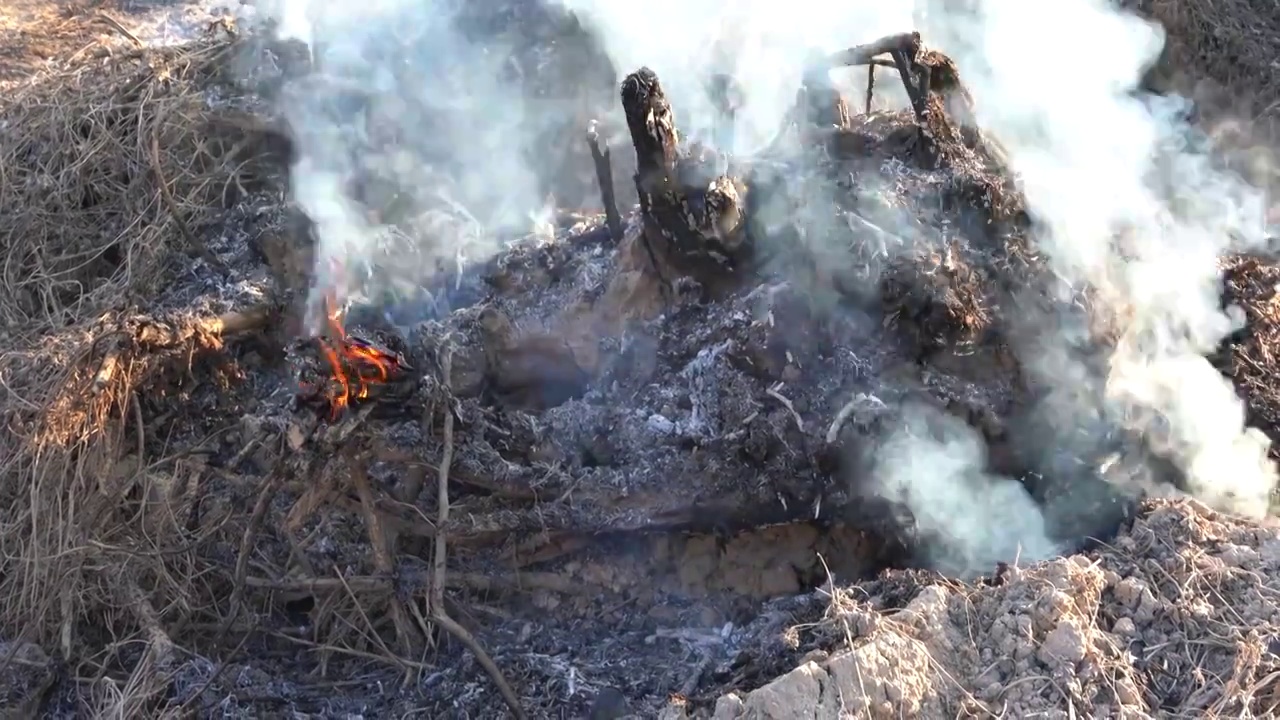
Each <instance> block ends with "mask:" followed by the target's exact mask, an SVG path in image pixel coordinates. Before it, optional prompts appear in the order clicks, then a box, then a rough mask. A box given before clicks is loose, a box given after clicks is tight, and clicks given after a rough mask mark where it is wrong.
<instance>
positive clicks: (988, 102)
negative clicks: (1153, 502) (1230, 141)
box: [563, 0, 1277, 571]
mask: <svg viewBox="0 0 1280 720" xmlns="http://www.w3.org/2000/svg"><path fill="white" fill-rule="evenodd" d="M563 2H564V3H565V4H566V5H568V6H569V7H571V8H573V9H575V10H577V11H579V12H580V13H581V14H582V15H583V16H585V17H586V18H588V19H589V20H590V21H591V23H592V25H593V26H594V27H596V28H597V29H599V31H600V32H602V33H603V35H604V37H605V39H606V47H607V49H608V51H609V52H610V53H611V55H612V56H613V57H614V58H615V60H616V61H617V63H618V65H619V67H623V68H632V67H636V66H639V65H640V64H647V65H649V66H650V67H653V68H654V69H655V70H656V71H657V72H658V73H659V74H660V76H661V77H663V79H664V82H666V84H667V88H668V92H669V94H670V95H671V96H672V101H673V104H674V105H675V107H676V112H677V115H678V119H679V122H680V124H681V126H682V127H687V128H690V129H691V134H693V135H695V136H696V135H697V134H698V133H699V132H703V129H704V128H705V127H707V126H708V125H710V124H711V122H712V119H711V111H710V108H708V106H707V103H706V100H705V92H704V91H702V90H701V89H700V87H699V85H698V83H699V82H700V81H702V79H703V78H705V77H706V76H708V75H709V74H710V73H712V72H723V71H725V70H726V69H727V70H730V71H733V72H735V74H736V77H737V79H738V80H739V82H740V83H742V90H743V94H744V95H745V97H746V103H747V108H748V109H749V110H748V112H747V114H746V117H745V118H744V119H743V122H742V125H741V126H740V127H739V128H738V132H739V135H738V136H739V138H741V140H740V142H739V144H738V145H737V147H735V148H734V149H735V150H737V151H739V152H743V151H746V152H749V151H751V150H753V149H755V148H756V147H758V146H759V144H760V143H761V142H763V141H764V140H765V139H767V138H768V137H769V136H770V133H771V132H773V131H774V130H775V129H776V128H777V127H778V122H779V120H780V119H781V118H782V117H783V116H784V114H785V113H786V112H787V109H788V107H789V104H790V103H792V102H793V101H794V92H795V87H796V83H797V79H798V78H799V77H800V74H801V69H802V68H803V65H804V63H805V60H806V58H807V57H810V55H811V53H812V52H813V51H814V50H815V49H818V50H822V51H827V52H830V51H834V50H837V49H840V48H843V47H847V46H849V45H852V44H856V43H859V42H867V41H869V40H871V39H874V38H875V37H878V36H880V35H884V34H889V33H896V32H905V31H910V30H919V31H920V32H921V33H922V36H923V38H924V40H925V42H926V43H928V44H930V45H931V46H933V47H936V48H938V49H940V50H942V51H943V52H946V53H947V54H948V55H950V56H951V57H952V58H953V59H954V60H956V62H957V64H958V66H959V68H960V71H961V76H962V78H963V80H964V82H965V84H966V86H967V87H968V88H969V90H970V91H971V92H972V94H973V96H974V99H975V101H976V103H977V122H978V124H979V125H980V126H981V127H982V129H983V131H984V132H985V133H987V134H988V135H989V136H990V137H992V138H994V139H995V140H997V141H998V142H999V143H1000V144H1001V145H1002V147H1003V149H1004V151H1005V153H1006V154H1007V157H1008V161H1009V164H1010V166H1011V169H1012V170H1013V171H1014V172H1015V173H1016V174H1017V175H1018V178H1019V182H1020V185H1021V187H1022V189H1023V191H1024V192H1025V195H1026V199H1027V201H1028V205H1029V210H1030V212H1031V214H1032V215H1033V217H1034V219H1035V222H1036V225H1037V228H1038V229H1037V232H1036V238H1035V240H1036V242H1037V245H1038V247H1039V248H1040V249H1041V250H1042V251H1044V253H1045V254H1046V255H1047V256H1048V259H1049V261H1050V262H1051V264H1052V266H1053V268H1054V269H1055V271H1056V272H1057V274H1058V275H1059V276H1060V277H1061V278H1062V281H1063V288H1062V291H1063V295H1064V298H1065V297H1066V296H1067V295H1069V294H1070V293H1071V292H1073V291H1079V290H1082V289H1083V288H1086V287H1090V288H1093V289H1094V290H1096V293H1097V297H1098V298H1099V300H1100V302H1099V305H1098V306H1096V307H1095V308H1094V310H1095V311H1096V312H1100V313H1103V314H1106V315H1109V321H1110V322H1111V323H1113V327H1116V328H1118V329H1119V331H1120V340H1119V342H1118V344H1117V345H1116V346H1115V348H1114V349H1112V350H1111V351H1110V352H1109V354H1108V355H1107V356H1106V357H1104V358H1103V359H1102V360H1103V361H1102V362H1098V361H1096V359H1093V360H1090V359H1086V358H1089V357H1090V356H1096V355H1097V351H1098V350H1099V347H1098V346H1097V345H1096V341H1095V340H1094V339H1093V337H1092V336H1091V335H1090V334H1089V333H1088V332H1087V331H1086V327H1085V323H1083V322H1081V321H1080V320H1079V319H1076V318H1071V317H1068V316H1067V315H1065V314H1064V315H1063V316H1062V317H1058V316H1056V315H1054V316H1050V317H1035V318H1033V319H1032V321H1031V322H1029V323H1028V326H1029V327H1034V328H1035V330H1034V332H1029V333H1028V334H1027V336H1026V337H1023V338H1019V341H1020V342H1019V345H1020V349H1021V360H1022V362H1023V363H1024V365H1025V367H1026V369H1027V371H1028V372H1029V374H1030V375H1032V377H1033V380H1034V381H1035V382H1036V384H1037V385H1038V387H1039V389H1040V390H1041V391H1042V392H1043V394H1044V396H1045V397H1046V398H1047V401H1046V402H1045V403H1044V405H1043V408H1042V414H1043V415H1046V417H1044V418H1041V419H1040V422H1039V423H1038V425H1039V426H1042V432H1043V433H1044V434H1047V435H1049V437H1047V438H1040V439H1039V442H1040V443H1041V444H1043V445H1045V446H1046V448H1048V447H1053V446H1056V447H1057V450H1058V452H1059V453H1061V452H1062V451H1064V450H1065V451H1072V450H1080V451H1081V452H1080V454H1078V455H1077V456H1076V457H1073V458H1072V461H1073V462H1075V463H1077V464H1079V462H1080V461H1081V460H1083V461H1085V462H1098V463H1101V462H1103V461H1102V459H1101V458H1095V457H1087V456H1084V457H1081V455H1084V451H1085V450H1089V451H1096V450H1098V449H1099V448H1100V447H1102V446H1104V445H1105V442H1106V439H1107V438H1108V437H1111V436H1112V435H1114V434H1115V432H1116V431H1117V430H1128V431H1131V432H1134V433H1137V434H1139V435H1141V436H1142V438H1143V440H1144V442H1145V443H1146V445H1147V446H1148V447H1149V448H1150V449H1151V450H1152V451H1154V452H1155V453H1157V454H1159V455H1160V456H1162V457H1163V458H1165V459H1167V460H1168V461H1170V462H1172V463H1173V464H1174V465H1175V466H1176V467H1177V468H1178V469H1179V470H1180V471H1181V472H1182V473H1183V474H1184V475H1185V479H1186V480H1185V481H1186V485H1187V487H1188V489H1189V490H1190V491H1191V492H1192V493H1194V494H1195V495H1197V496H1199V497H1200V498H1202V499H1203V500H1205V501H1206V502H1208V503H1210V504H1211V505H1214V506H1216V507H1218V508H1222V509H1225V510H1229V511H1234V512H1239V513H1243V514H1247V515H1252V516H1261V515H1263V514H1265V513H1266V512H1267V510H1268V506H1269V498H1270V495H1271V492H1272V490H1273V489H1274V488H1275V486H1276V481H1277V474H1276V469H1275V467H1274V465H1273V463H1272V462H1271V461H1270V460H1269V459H1268V458H1267V452H1268V449H1269V442H1268V441H1267V439H1266V438H1265V436H1263V435H1262V434H1261V433H1260V432H1258V431H1257V430H1252V429H1247V428H1246V427H1245V422H1244V408H1243V405H1242V402H1241V401H1240V399H1239V398H1238V397H1237V396H1236V394H1235V392H1234V390H1233V388H1232V386H1231V385H1230V383H1229V381H1227V380H1226V379H1225V378H1224V377H1223V376H1222V375H1221V374H1220V373H1218V372H1217V371H1216V370H1215V369H1214V368H1213V367H1212V366H1211V365H1210V364H1209V362H1208V361H1207V360H1206V359H1205V357H1204V356H1205V354H1207V353H1211V352H1212V351H1213V350H1214V349H1215V348H1216V347H1217V346H1218V344H1219V343H1220V341H1221V340H1222V339H1224V338H1225V337H1226V336H1227V335H1228V334H1229V333H1230V332H1231V331H1232V330H1233V329H1234V328H1236V327H1238V322H1239V321H1238V318H1233V314H1236V313H1233V312H1232V311H1230V310H1228V311H1224V310H1222V309H1221V308H1220V306H1219V286H1220V274H1219V271H1218V266H1217V260H1218V258H1219V257H1220V256H1221V255H1222V254H1224V253H1227V252H1232V251H1241V250H1249V249H1252V248H1256V247H1259V246H1260V245H1261V243H1262V242H1263V230H1264V227H1263V223H1264V214H1265V212H1264V207H1265V206H1264V200H1265V198H1264V197H1263V193H1262V192H1261V191H1260V190H1258V189H1257V188H1255V187H1252V186H1250V185H1249V184H1248V183H1246V182H1244V181H1243V180H1241V179H1240V178H1239V177H1237V176H1236V175H1234V174H1233V173H1231V172H1228V171H1226V170H1224V169H1222V168H1219V167H1217V166H1216V165H1215V163H1214V161H1213V158H1212V156H1211V154H1210V152H1209V149H1208V148H1207V147H1206V146H1205V143H1204V139H1203V138H1202V137H1201V136H1200V135H1199V134H1198V133H1197V131H1196V130H1195V129H1194V128H1192V127H1190V126H1188V125H1187V123H1186V122H1185V121H1184V120H1183V116H1184V113H1183V111H1184V110H1185V108H1184V107H1183V106H1182V104H1181V103H1180V102H1179V101H1178V100H1177V99H1159V100H1157V99H1154V98H1145V97H1141V96H1140V95H1139V94H1138V93H1136V92H1135V90H1136V88H1137V86H1138V83H1139V82H1140V80H1141V78H1142V76H1143V73H1144V72H1145V71H1146V70H1147V69H1148V68H1149V67H1150V66H1151V65H1152V64H1153V63H1154V62H1155V60H1156V59H1157V57H1158V56H1159V53H1160V50H1161V48H1162V46H1163V42H1164V35H1163V31H1162V30H1161V29H1160V28H1159V27H1158V26H1156V25H1153V24H1152V23H1150V22H1147V21H1145V20H1143V19H1140V18H1138V17H1136V16H1134V15H1131V14H1128V13H1126V12H1122V11H1120V10H1119V9H1117V8H1116V6H1115V5H1114V4H1113V3H1111V2H1108V1H1107V0H1063V1H1062V2H1058V3H1052V4H1051V5H1044V4H1036V3H1025V2H1016V0H974V1H972V2H961V3H953V2H942V1H941V0H937V1H931V0H918V1H917V2H916V3H914V4H913V3H897V4H883V3H871V2H846V3H830V2H824V1H816V2H805V1H799V2H787V3H777V2H768V1H766V0H759V1H756V2H739V3H733V4H730V5H725V4H722V3H716V2H710V0H706V1H694V2H688V1H687V0H681V1H680V2H676V0H658V1H656V2H651V3H646V4H645V5H644V7H643V11H641V10H639V8H636V9H634V10H633V9H632V6H630V5H629V4H625V3H612V2H607V1H606V0H563ZM671 18H679V21H678V22H672V21H671ZM707 48H712V49H714V50H715V51H716V52H711V51H708V50H706V49H707ZM717 53H720V54H717ZM725 56H727V57H728V58H729V59H730V60H729V61H728V65H729V66H730V67H729V68H725V67H724V65H725V64H726V60H725ZM882 84H885V83H882ZM893 229H894V230H895V231H898V232H899V234H900V236H901V237H903V238H907V239H908V240H910V238H912V237H915V236H916V234H915V233H914V232H913V230H912V228H911V227H909V226H907V227H903V226H902V225H899V226H897V227H895V228H893ZM1031 312H1032V311H1031V310H1030V308H1029V309H1028V313H1031ZM1050 415H1051V416H1050ZM920 418H921V415H920V411H910V412H908V414H907V417H906V419H905V420H904V423H905V424H904V427H903V428H902V429H901V430H900V431H899V432H897V433H896V434H892V435H891V436H890V437H889V439H888V440H887V441H886V442H885V443H884V444H883V446H882V447H880V448H879V450H878V460H877V462H876V468H877V470H876V473H875V474H876V483H877V484H878V486H879V488H880V491H881V492H882V493H883V494H885V495H887V496H890V497H895V498H898V499H901V500H903V501H904V502H906V504H907V505H908V506H909V507H910V508H911V509H912V511H913V513H914V514H915V515H916V517H917V522H918V523H919V524H920V525H921V529H922V530H924V531H925V532H927V533H930V534H933V535H935V536H940V537H942V538H945V542H943V543H941V544H940V546H943V547H949V548H950V551H949V554H948V555H947V556H945V557H939V558H935V561H936V562H937V563H938V564H939V565H940V566H942V567H946V568H947V569H950V570H953V571H960V570H964V569H965V568H967V569H969V570H979V571H980V570H985V569H989V568H990V563H991V562H992V561H994V560H1006V561H1009V560H1013V559H1015V555H1016V557H1018V558H1021V559H1023V560H1028V561H1033V560H1037V559H1041V558H1042V557H1045V556H1047V555H1050V554H1052V553H1054V552H1057V550H1058V548H1056V547H1055V545H1054V543H1053V542H1051V541H1050V540H1049V539H1048V537H1047V534H1046V531H1045V522H1044V518H1043V517H1041V513H1040V511H1039V510H1038V509H1037V507H1036V505H1034V504H1033V503H1031V502H1030V501H1029V499H1026V498H1025V497H1024V495H1025V493H1024V491H1022V490H1021V488H1020V487H1019V486H1018V485H1017V484H1015V483H1013V482H1012V481H1011V480H1009V479H1007V478H996V477H991V476H989V475H986V474H985V473H984V472H983V471H982V468H983V466H984V465H985V453H984V452H983V450H982V448H981V439H980V438H978V437H976V436H973V435H972V434H971V433H968V434H966V433H965V432H963V431H961V430H960V429H957V428H951V429H950V430H949V431H948V432H946V433H943V435H942V436H941V437H939V436H938V434H937V433H932V434H930V433H921V432H919V431H918V426H919V425H920V424H921V422H922V420H921V419H920ZM926 424H927V423H926ZM1081 436H1087V437H1090V438H1091V439H1089V440H1088V441H1087V442H1081V441H1080V439H1079V438H1080V437H1081ZM1046 452H1049V451H1048V450H1046ZM1052 465H1053V463H1052V462H1050V463H1047V466H1049V467H1051V466H1052ZM957 488H961V489H962V490H959V491H957ZM1024 500H1027V501H1024ZM993 528H1001V531H1000V532H995V531H994V530H993Z"/></svg>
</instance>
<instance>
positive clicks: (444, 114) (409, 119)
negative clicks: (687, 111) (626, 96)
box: [261, 0, 572, 330]
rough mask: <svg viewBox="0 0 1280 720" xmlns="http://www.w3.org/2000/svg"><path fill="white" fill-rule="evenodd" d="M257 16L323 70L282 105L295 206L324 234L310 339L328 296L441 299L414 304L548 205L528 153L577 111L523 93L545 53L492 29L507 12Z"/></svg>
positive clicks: (315, 11)
mask: <svg viewBox="0 0 1280 720" xmlns="http://www.w3.org/2000/svg"><path fill="white" fill-rule="evenodd" d="M261 10H262V11H263V14H264V15H266V16H267V17H269V18H271V19H272V20H274V21H275V28H276V33H277V35H279V36H281V37H282V38H285V39H296V40H300V41H302V42H304V43H306V45H307V46H308V48H309V51H310V54H311V63H312V68H313V71H312V72H311V73H310V74H307V75H305V76H304V77H300V78H298V79H296V80H294V81H293V82H291V83H289V85H288V86H287V87H286V89H285V97H284V99H283V102H282V103H281V105H282V108H283V111H284V113H285V116H286V119H287V121H288V122H289V125H290V127H291V129H292V130H293V133H294V137H295V146H296V148H297V152H298V157H299V159H298V161H297V163H296V165H295V167H294V168H293V172H292V190H293V199H294V200H295V201H296V203H297V204H298V205H299V207H300V209H301V210H302V211H303V212H304V213H306V215H307V216H308V217H309V218H310V220H311V221H312V223H313V224H314V231H315V236H316V240H317V251H318V252H317V265H316V288H315V291H314V292H313V297H312V298H311V305H310V308H309V318H308V322H309V325H310V328H311V329H312V330H315V329H317V328H318V327H319V325H320V321H321V320H322V319H323V316H322V315H321V314H320V311H321V310H322V307H323V305H322V303H321V300H322V299H323V297H322V296H323V295H325V294H332V295H336V300H337V301H338V302H340V303H345V302H349V301H357V302H358V301H360V300H362V299H366V300H372V301H374V302H375V303H377V304H379V305H384V306H385V305H387V304H389V303H391V304H394V303H397V302H406V301H410V302H416V303H419V304H421V303H423V302H434V300H433V299H431V298H419V297H415V296H416V295H418V294H419V293H422V292H423V291H422V290H421V289H420V288H421V287H422V286H423V284H424V283H425V282H426V281H427V280H429V278H430V277H432V276H433V275H434V274H435V273H437V272H439V271H440V270H441V269H444V268H452V267H456V266H457V265H458V264H459V263H461V262H464V261H476V260H482V259H484V258H485V257H486V256H488V255H491V254H493V253H494V252H496V251H497V250H498V249H500V247H501V243H502V240H501V238H502V237H504V236H510V235H512V234H517V233H522V232H523V231H526V230H528V229H529V228H530V227H531V226H532V225H533V224H534V222H535V221H536V220H537V219H538V215H539V213H542V212H544V211H545V208H546V205H547V198H546V197H545V195H544V194H543V186H542V184H541V183H540V179H539V176H538V168H537V166H536V165H535V164H534V163H532V162H531V161H530V156H529V151H530V150H531V149H532V148H533V146H534V145H535V144H536V143H537V141H538V139H539V137H540V134H541V133H542V131H543V130H544V129H545V128H546V127H547V125H548V124H550V123H555V122H561V121H562V118H564V117H565V116H567V115H571V114H572V108H566V107H564V106H563V104H558V103H557V98H555V97H541V98H536V99H535V98H531V97H530V96H529V94H528V93H527V92H526V91H527V86H526V85H524V84H522V79H523V78H522V73H525V72H528V71H529V70H530V69H531V67H530V66H536V65H538V64H539V63H540V62H541V61H543V60H545V58H540V57H537V56H530V55H529V52H530V48H529V47H527V46H523V47H522V46H519V45H518V44H517V42H516V40H515V39H514V38H513V37H511V36H510V35H506V34H504V33H503V32H502V28H501V27H493V26H485V25H484V23H485V22H486V21H488V22H490V23H493V24H496V25H501V24H502V23H503V22H508V23H509V22H510V20H511V19H510V18H509V17H501V16H499V15H496V14H495V15H493V16H491V17H487V18H476V17H473V16H474V12H472V11H473V10H474V8H472V7H469V6H467V5H466V4H464V3H461V2H458V3H453V2H451V0H362V1H361V2H350V3H345V2H339V3H335V2H312V1H311V0H273V2H271V3H268V4H267V5H266V6H264V7H262V8H261ZM468 12H471V13H472V15H469V16H466V17H464V16H463V13H468ZM535 52H536V51H535ZM522 53H523V54H522ZM534 69H540V68H534ZM543 151H544V153H543V154H544V157H543V158H541V160H542V161H543V162H544V163H545V162H547V161H548V158H546V157H545V155H547V154H550V152H551V150H550V149H547V148H543ZM371 296H372V297H371Z"/></svg>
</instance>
